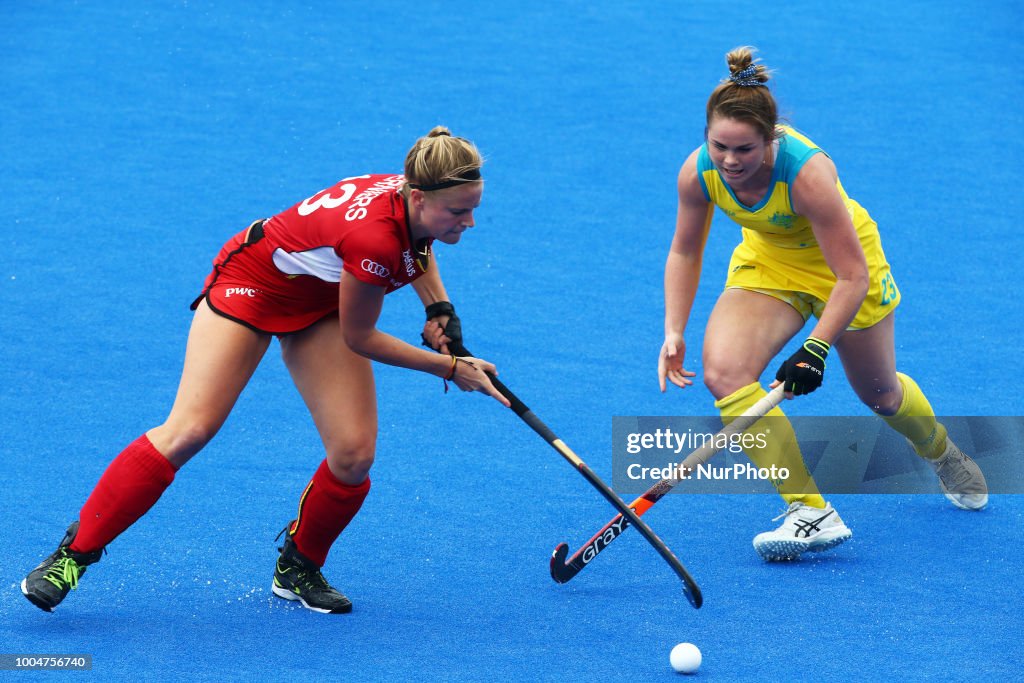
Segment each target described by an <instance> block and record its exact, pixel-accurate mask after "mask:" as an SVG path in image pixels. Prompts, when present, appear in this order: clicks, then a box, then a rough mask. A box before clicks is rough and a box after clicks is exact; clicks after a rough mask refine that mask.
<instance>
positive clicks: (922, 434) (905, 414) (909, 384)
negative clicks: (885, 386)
mask: <svg viewBox="0 0 1024 683" xmlns="http://www.w3.org/2000/svg"><path fill="white" fill-rule="evenodd" d="M896 377H897V378H899V380H900V386H902V387H903V402H902V403H900V409H899V410H897V411H896V414H895V415H880V416H879V417H881V418H882V419H883V420H885V421H886V422H888V423H889V426H890V427H892V428H893V429H895V430H896V431H897V432H899V433H900V434H902V435H903V436H905V437H907V439H909V440H910V443H911V444H913V446H914V450H915V451H917V454H918V455H920V456H921V457H922V458H928V459H929V460H934V459H935V458H937V457H939V456H940V455H942V451H943V450H944V449H945V447H946V428H945V427H943V426H942V423H941V422H938V421H937V420H936V419H935V411H934V410H932V406H931V404H930V403H928V399H927V398H925V395H924V392H923V391H921V387H919V386H917V382H915V381H914V380H912V379H911V378H910V377H908V376H906V375H904V374H903V373H902V372H897V373H896Z"/></svg>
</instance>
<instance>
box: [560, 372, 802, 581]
mask: <svg viewBox="0 0 1024 683" xmlns="http://www.w3.org/2000/svg"><path fill="white" fill-rule="evenodd" d="M782 397H783V391H782V385H779V386H778V387H776V388H775V389H772V391H771V392H770V393H769V394H768V395H767V396H764V397H762V398H761V400H759V401H758V402H757V403H755V404H754V405H752V406H751V407H750V408H749V409H748V410H747V411H746V412H745V413H743V414H742V415H740V416H738V417H737V418H736V419H735V420H733V421H732V422H730V423H729V424H728V425H726V426H725V428H723V429H722V431H720V432H718V434H716V435H715V436H714V437H713V438H712V439H710V440H708V441H705V442H704V445H703V446H701V447H700V448H698V449H697V450H695V451H694V452H693V453H690V455H688V456H686V459H684V460H683V462H682V463H681V464H680V465H679V469H678V470H677V471H679V472H682V473H688V472H692V471H693V470H695V469H696V468H697V467H698V466H699V465H703V464H704V463H706V462H707V461H708V460H710V459H711V456H713V455H714V454H715V453H717V452H718V451H720V450H722V449H721V447H720V446H716V445H715V444H721V443H723V442H728V440H729V438H730V437H731V436H732V435H733V434H738V433H740V432H743V431H746V430H747V429H749V428H750V427H751V426H752V425H753V424H754V423H755V422H757V421H758V420H759V419H761V418H762V417H764V416H765V414H767V413H768V412H769V411H771V410H772V409H773V408H775V406H777V405H779V403H780V402H781V401H782ZM723 436H724V437H725V438H722V437H723ZM680 481H682V479H673V478H670V479H662V480H661V481H659V482H658V483H657V484H655V485H654V486H652V487H651V488H649V489H648V490H647V491H646V492H645V493H644V494H643V495H642V496H640V497H639V498H637V499H636V500H634V501H633V502H632V503H630V504H629V507H630V508H631V510H632V511H633V512H635V514H636V516H637V517H638V518H639V516H640V515H642V514H644V513H645V512H647V510H649V509H650V507H651V506H652V505H654V504H655V503H657V502H658V501H659V500H661V498H662V496H664V495H665V494H666V493H668V492H669V491H671V490H672V487H674V486H675V485H676V484H678V483H679V482H680ZM632 524H633V520H632V518H631V517H630V516H629V515H626V516H625V518H623V515H621V514H620V515H618V516H617V517H616V518H615V519H613V520H612V521H610V522H608V523H607V524H605V525H604V527H603V528H602V529H601V530H600V531H598V532H597V533H596V534H594V536H593V538H591V539H590V540H589V541H587V543H586V544H585V545H584V546H583V547H582V548H580V549H579V550H577V551H576V552H575V553H574V554H573V556H572V557H570V558H569V561H568V562H566V559H565V558H566V556H567V555H568V554H569V546H568V545H566V544H565V543H561V544H559V545H558V547H557V548H555V551H554V552H553V553H552V554H551V578H552V579H554V580H555V582H556V583H566V582H568V581H570V580H571V579H572V577H574V576H576V575H577V574H579V573H580V571H581V570H582V569H583V568H584V567H586V566H587V564H588V563H589V562H590V561H591V560H593V559H594V558H595V557H597V555H598V553H600V552H601V551H602V550H604V549H605V548H607V547H608V544H609V543H611V542H612V541H614V540H615V539H616V538H618V537H619V536H620V535H621V534H622V532H623V531H625V530H626V529H627V528H629V526H630V525H632Z"/></svg>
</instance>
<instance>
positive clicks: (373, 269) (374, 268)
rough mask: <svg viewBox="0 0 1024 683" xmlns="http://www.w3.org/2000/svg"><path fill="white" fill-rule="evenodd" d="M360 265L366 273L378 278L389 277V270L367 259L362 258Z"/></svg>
mask: <svg viewBox="0 0 1024 683" xmlns="http://www.w3.org/2000/svg"><path fill="white" fill-rule="evenodd" d="M360 265H361V266H362V267H363V270H365V271H366V272H367V273H371V274H373V275H377V276H379V277H388V276H389V275H391V271H390V270H388V269H387V268H385V267H384V266H382V265H381V264H379V263H377V262H376V261H371V260H370V259H368V258H364V259H363V262H362V263H361V264H360Z"/></svg>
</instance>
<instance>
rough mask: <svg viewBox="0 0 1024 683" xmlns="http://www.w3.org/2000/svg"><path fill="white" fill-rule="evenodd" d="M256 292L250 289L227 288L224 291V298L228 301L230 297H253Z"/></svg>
mask: <svg viewBox="0 0 1024 683" xmlns="http://www.w3.org/2000/svg"><path fill="white" fill-rule="evenodd" d="M256 294H257V291H256V290H255V289H253V288H252V287H228V288H227V289H225V290H224V298H225V299H230V298H231V297H232V296H247V297H250V298H251V297H255V296H256Z"/></svg>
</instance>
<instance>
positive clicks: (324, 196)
mask: <svg viewBox="0 0 1024 683" xmlns="http://www.w3.org/2000/svg"><path fill="white" fill-rule="evenodd" d="M369 177H370V176H368V175H357V176H353V177H351V178H345V180H342V181H341V182H342V183H345V184H344V185H339V186H337V189H338V190H340V191H341V196H340V197H335V196H333V195H331V190H334V189H335V188H333V187H329V188H327V189H326V190H321V191H320V192H317V193H316V194H315V195H313V196H312V197H310V198H309V199H306V200H305V201H303V202H302V203H301V204H299V215H300V216H308V215H309V214H311V213H313V212H314V211H316V210H317V209H336V208H338V207H339V206H341V205H342V204H344V203H345V202H347V201H348V200H350V199H352V195H353V194H355V192H356V186H355V185H354V184H353V183H349V182H346V181H348V180H358V179H359V178H369Z"/></svg>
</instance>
